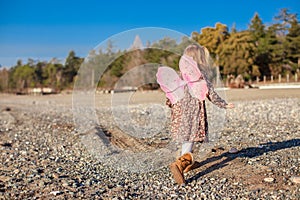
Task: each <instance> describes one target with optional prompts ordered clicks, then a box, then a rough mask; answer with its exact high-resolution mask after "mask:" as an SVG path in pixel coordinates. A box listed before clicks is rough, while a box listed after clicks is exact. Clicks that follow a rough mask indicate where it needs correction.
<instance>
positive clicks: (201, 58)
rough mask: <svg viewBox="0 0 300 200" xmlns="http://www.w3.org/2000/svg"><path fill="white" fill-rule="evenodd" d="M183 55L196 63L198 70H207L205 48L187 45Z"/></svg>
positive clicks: (207, 62) (207, 60) (207, 52)
mask: <svg viewBox="0 0 300 200" xmlns="http://www.w3.org/2000/svg"><path fill="white" fill-rule="evenodd" d="M184 55H187V56H190V57H192V58H193V59H194V61H196V62H197V63H198V67H200V68H203V67H205V68H208V67H209V65H210V63H209V59H210V56H209V51H208V50H207V48H206V47H202V46H200V45H199V46H198V45H195V44H192V45H189V46H187V47H186V48H185V50H184Z"/></svg>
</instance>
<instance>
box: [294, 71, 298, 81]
mask: <svg viewBox="0 0 300 200" xmlns="http://www.w3.org/2000/svg"><path fill="white" fill-rule="evenodd" d="M295 82H298V74H297V73H296V74H295Z"/></svg>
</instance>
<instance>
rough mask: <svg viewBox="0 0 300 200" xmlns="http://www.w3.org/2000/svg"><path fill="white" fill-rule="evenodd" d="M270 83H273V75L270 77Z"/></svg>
mask: <svg viewBox="0 0 300 200" xmlns="http://www.w3.org/2000/svg"><path fill="white" fill-rule="evenodd" d="M271 83H273V75H271Z"/></svg>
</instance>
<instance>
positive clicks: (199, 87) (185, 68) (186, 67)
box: [179, 55, 208, 100]
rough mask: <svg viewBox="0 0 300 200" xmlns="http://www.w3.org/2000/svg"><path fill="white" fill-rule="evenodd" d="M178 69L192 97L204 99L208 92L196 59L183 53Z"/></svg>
mask: <svg viewBox="0 0 300 200" xmlns="http://www.w3.org/2000/svg"><path fill="white" fill-rule="evenodd" d="M179 69H180V71H181V74H182V78H183V80H185V81H187V82H188V86H189V92H190V94H191V95H192V96H193V97H196V98H198V99H199V100H204V99H205V97H206V94H207V93H208V88H207V85H206V82H205V81H204V80H203V79H200V78H201V77H202V73H201V72H200V70H199V68H198V65H197V63H196V61H194V60H193V58H192V57H189V56H185V55H183V56H182V57H181V58H180V61H179Z"/></svg>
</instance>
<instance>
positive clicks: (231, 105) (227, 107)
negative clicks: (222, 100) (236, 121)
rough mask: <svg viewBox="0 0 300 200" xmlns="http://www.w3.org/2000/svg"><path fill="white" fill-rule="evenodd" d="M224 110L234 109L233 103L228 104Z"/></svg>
mask: <svg viewBox="0 0 300 200" xmlns="http://www.w3.org/2000/svg"><path fill="white" fill-rule="evenodd" d="M225 108H226V109H229V108H230V109H231V108H234V104H233V103H228V104H227V105H226V107H225Z"/></svg>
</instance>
